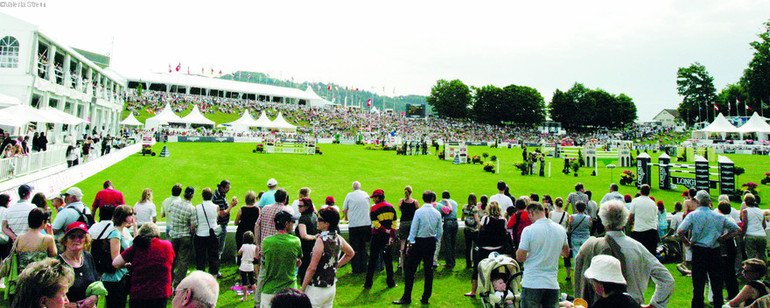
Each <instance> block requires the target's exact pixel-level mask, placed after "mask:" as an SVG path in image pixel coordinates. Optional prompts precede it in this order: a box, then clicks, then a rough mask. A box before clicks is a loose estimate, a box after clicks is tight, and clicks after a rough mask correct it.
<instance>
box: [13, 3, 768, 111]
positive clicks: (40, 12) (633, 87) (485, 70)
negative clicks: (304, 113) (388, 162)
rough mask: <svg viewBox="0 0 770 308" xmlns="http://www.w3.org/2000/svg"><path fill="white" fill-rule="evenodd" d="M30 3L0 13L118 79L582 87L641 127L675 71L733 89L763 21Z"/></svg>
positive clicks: (647, 12)
mask: <svg viewBox="0 0 770 308" xmlns="http://www.w3.org/2000/svg"><path fill="white" fill-rule="evenodd" d="M35 1H41V2H42V3H45V4H46V7H45V8H0V11H2V12H4V13H7V14H9V15H12V16H15V17H19V18H21V19H23V20H26V21H29V22H31V23H33V24H36V25H39V26H40V27H41V30H42V31H43V32H44V33H48V34H50V35H51V36H53V37H54V38H56V39H58V40H59V41H60V42H61V43H63V44H68V45H70V46H72V47H76V48H82V49H86V50H89V51H94V52H99V53H110V52H112V56H113V58H112V66H113V68H114V69H115V70H117V71H118V72H121V71H123V72H151V71H155V72H162V71H167V70H168V66H169V65H170V64H171V65H173V66H176V65H177V64H179V63H181V64H182V67H183V69H182V71H184V72H185V73H186V70H187V67H188V66H189V67H190V70H191V71H192V72H193V73H200V71H201V68H202V67H205V68H206V71H210V69H211V67H213V68H214V69H215V70H217V71H219V70H220V69H221V70H222V71H223V72H224V73H226V74H227V73H229V72H232V71H235V70H248V71H258V72H265V73H268V74H270V75H271V76H272V77H275V78H282V79H291V78H292V77H293V78H294V80H295V81H296V82H301V81H319V82H334V83H338V84H341V85H346V86H351V87H357V88H362V89H368V90H375V89H376V91H377V92H379V93H380V94H382V93H383V87H384V88H385V91H384V93H385V94H386V95H390V96H392V95H394V93H395V95H406V94H419V95H428V94H429V93H430V89H431V87H432V86H433V85H435V83H436V80H438V79H460V80H462V81H463V82H465V83H466V84H468V85H469V86H478V87H481V86H484V85H489V84H492V85H495V86H499V87H504V86H507V85H510V84H517V85H526V86H530V87H534V88H536V89H537V90H538V91H540V93H541V94H542V95H543V96H544V97H545V99H546V102H548V101H550V98H551V96H552V95H553V92H554V90H556V89H561V90H567V89H569V88H570V87H571V86H572V84H573V83H575V82H581V83H584V84H585V85H586V86H588V87H590V88H601V89H604V90H606V91H608V92H610V93H614V94H618V93H625V94H627V95H628V96H630V97H631V98H633V99H634V102H635V103H636V106H637V108H638V109H639V119H640V120H649V119H651V118H652V117H653V116H654V115H655V114H657V113H658V112H659V111H660V110H661V109H663V108H676V107H677V106H678V104H679V102H680V101H681V98H680V97H679V96H678V95H677V94H676V71H677V69H678V68H679V67H683V66H688V65H690V64H691V63H693V62H696V61H699V62H701V63H702V64H704V65H705V66H706V68H707V69H708V71H709V73H711V75H712V76H713V77H714V80H715V85H716V87H717V89H718V90H721V89H722V88H723V87H724V86H725V85H727V84H730V83H735V82H737V81H738V80H739V78H740V76H741V75H742V74H743V70H744V69H745V68H746V66H747V64H748V62H749V61H750V60H751V57H752V50H751V48H750V46H749V45H748V43H749V42H751V41H755V40H756V39H757V34H758V33H760V32H761V31H762V30H763V27H762V24H763V23H764V22H766V21H767V20H768V19H770V0H724V1H713V0H704V1H617V0H612V1H528V2H526V3H517V2H520V1H462V2H458V1H446V0H445V1H400V0H395V1H381V2H377V3H374V2H373V1H285V0H272V1H250V2H248V3H247V2H246V1H205V2H198V1H158V0H155V1H144V0H135V1H120V2H117V1H62V0H35ZM241 2H244V3H241ZM252 2H254V3H252ZM113 40H114V46H113Z"/></svg>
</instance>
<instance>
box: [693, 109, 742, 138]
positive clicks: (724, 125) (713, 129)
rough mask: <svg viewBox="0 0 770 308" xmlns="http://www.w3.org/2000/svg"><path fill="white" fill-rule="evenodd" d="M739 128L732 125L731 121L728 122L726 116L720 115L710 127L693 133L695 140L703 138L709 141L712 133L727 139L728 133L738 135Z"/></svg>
mask: <svg viewBox="0 0 770 308" xmlns="http://www.w3.org/2000/svg"><path fill="white" fill-rule="evenodd" d="M738 132H739V131H738V128H737V127H735V125H733V124H731V123H730V121H727V119H726V118H725V116H724V115H723V114H721V113H720V114H719V115H718V116H717V117H716V118H715V119H714V122H711V124H709V125H708V126H706V127H704V128H703V129H701V130H697V131H693V132H692V135H693V138H703V139H707V138H708V137H709V136H710V135H711V134H712V133H714V134H720V135H721V136H722V139H725V135H726V134H727V133H738Z"/></svg>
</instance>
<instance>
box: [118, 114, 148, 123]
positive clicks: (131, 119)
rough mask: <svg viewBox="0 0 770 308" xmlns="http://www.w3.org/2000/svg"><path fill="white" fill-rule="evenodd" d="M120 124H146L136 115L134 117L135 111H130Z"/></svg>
mask: <svg viewBox="0 0 770 308" xmlns="http://www.w3.org/2000/svg"><path fill="white" fill-rule="evenodd" d="M120 125H125V126H144V124H142V122H139V120H137V119H136V117H134V113H133V112H132V113H129V114H128V116H127V117H126V118H125V119H124V120H123V121H120Z"/></svg>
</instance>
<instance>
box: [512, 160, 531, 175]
mask: <svg viewBox="0 0 770 308" xmlns="http://www.w3.org/2000/svg"><path fill="white" fill-rule="evenodd" d="M513 166H514V167H516V168H517V169H519V170H521V175H527V174H528V172H529V171H528V170H527V169H528V167H529V165H528V164H527V163H526V162H518V163H515V164H513Z"/></svg>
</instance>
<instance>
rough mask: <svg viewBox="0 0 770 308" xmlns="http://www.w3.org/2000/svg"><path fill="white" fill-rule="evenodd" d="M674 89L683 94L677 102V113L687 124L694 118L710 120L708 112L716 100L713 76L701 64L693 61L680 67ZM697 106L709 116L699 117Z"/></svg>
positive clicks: (693, 120)
mask: <svg viewBox="0 0 770 308" xmlns="http://www.w3.org/2000/svg"><path fill="white" fill-rule="evenodd" d="M676 89H677V92H678V93H679V95H682V96H684V99H682V102H681V103H680V104H679V108H678V111H679V114H680V116H682V117H684V119H685V122H687V124H692V123H693V122H695V119H696V118H698V120H699V121H704V120H707V121H709V122H710V121H711V119H710V118H713V117H712V116H711V115H710V114H712V113H710V112H708V110H709V108H712V104H713V103H714V102H715V100H716V88H714V78H713V77H711V75H709V73H708V71H706V67H705V66H703V64H700V63H698V62H695V63H693V64H691V65H690V66H689V67H680V68H679V70H678V71H677V74H676ZM699 107H702V109H703V112H705V114H709V116H705V117H706V119H704V118H703V116H701V117H699V113H703V112H699V111H700V110H699Z"/></svg>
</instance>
